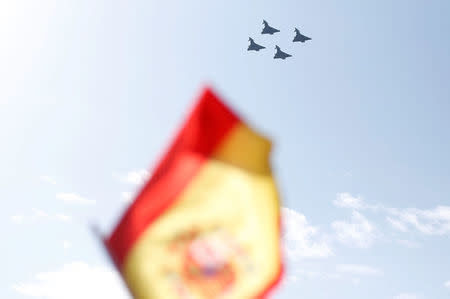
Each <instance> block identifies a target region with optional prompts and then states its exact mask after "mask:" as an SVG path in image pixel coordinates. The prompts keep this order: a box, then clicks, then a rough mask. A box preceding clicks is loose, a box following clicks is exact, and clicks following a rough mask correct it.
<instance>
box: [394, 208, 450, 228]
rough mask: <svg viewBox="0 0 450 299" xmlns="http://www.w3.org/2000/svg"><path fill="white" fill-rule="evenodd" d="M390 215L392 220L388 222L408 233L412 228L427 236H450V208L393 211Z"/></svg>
mask: <svg viewBox="0 0 450 299" xmlns="http://www.w3.org/2000/svg"><path fill="white" fill-rule="evenodd" d="M390 213H391V214H392V215H391V218H390V219H391V220H388V221H390V222H391V224H393V225H394V227H396V228H397V229H399V230H403V231H406V230H407V229H408V228H409V227H411V228H414V229H416V230H417V231H419V232H421V233H423V234H426V235H445V234H450V206H437V207H435V208H434V209H430V210H421V209H404V210H401V211H398V210H395V209H392V210H391V211H390ZM394 217H395V219H394Z"/></svg>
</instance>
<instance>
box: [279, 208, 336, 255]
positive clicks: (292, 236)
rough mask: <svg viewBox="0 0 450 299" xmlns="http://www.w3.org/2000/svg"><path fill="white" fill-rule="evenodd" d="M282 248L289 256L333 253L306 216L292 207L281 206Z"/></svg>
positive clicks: (324, 238)
mask: <svg viewBox="0 0 450 299" xmlns="http://www.w3.org/2000/svg"><path fill="white" fill-rule="evenodd" d="M282 219H283V231H284V232H283V240H284V249H285V251H286V254H287V256H288V257H289V258H291V259H294V260H297V259H299V258H313V257H314V258H319V257H328V256H331V255H333V252H332V250H331V247H330V245H329V242H328V241H327V239H326V237H325V236H323V235H321V234H320V232H319V229H318V228H317V227H314V226H311V225H309V224H308V221H307V220H306V217H305V216H304V215H302V214H300V213H298V212H296V211H294V210H292V209H289V208H282Z"/></svg>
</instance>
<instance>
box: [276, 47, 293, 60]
mask: <svg viewBox="0 0 450 299" xmlns="http://www.w3.org/2000/svg"><path fill="white" fill-rule="evenodd" d="M275 49H277V52H276V53H275V56H274V57H273V59H277V58H279V59H283V60H285V59H286V58H288V57H292V55H290V54H288V53H285V52H283V51H281V49H280V47H278V46H275Z"/></svg>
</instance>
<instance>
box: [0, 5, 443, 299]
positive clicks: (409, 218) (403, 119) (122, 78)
mask: <svg viewBox="0 0 450 299" xmlns="http://www.w3.org/2000/svg"><path fill="white" fill-rule="evenodd" d="M262 19H266V20H267V21H269V23H270V24H271V25H273V26H274V27H276V28H278V29H280V30H281V32H280V33H279V34H276V35H274V36H262V35H260V31H261V29H262V24H261V22H262ZM294 26H296V27H298V28H299V29H300V30H301V31H302V32H303V33H305V34H306V35H308V36H311V37H312V41H311V42H309V43H307V44H300V45H299V44H293V43H292V42H291V40H292V38H293V36H294V32H293V29H294ZM449 35H450V2H448V1H445V0H442V1H406V0H400V1H388V0H380V1H337V0H336V1H331V0H328V1H293V0H292V1H285V0H283V1H245V2H243V1H208V2H206V1H199V0H198V1H175V0H169V1H139V0H133V1H104V0H98V1H88V0H81V1H68V0H43V1H39V3H38V2H37V1H24V0H18V1H3V2H1V3H0V41H1V45H2V46H1V47H0V66H1V67H0V140H2V143H1V146H0V197H1V198H2V203H3V205H2V209H1V210H0V233H1V234H2V236H3V240H4V242H2V246H0V248H1V249H0V252H1V253H2V257H3V261H2V268H3V271H1V272H0V281H1V287H0V297H1V298H11V299H16V298H24V299H25V298H44V299H56V298H58V299H60V298H62V299H72V298H102V297H105V298H106V297H108V298H113V299H116V298H117V299H121V298H127V295H126V293H125V291H124V288H123V285H122V284H121V282H120V280H118V278H117V275H116V274H115V272H114V271H113V270H112V267H111V264H110V263H109V261H108V259H107V257H106V256H105V255H104V253H103V251H102V248H101V247H100V246H99V244H98V242H97V240H96V239H95V238H94V237H93V236H92V234H91V233H90V231H89V229H88V224H89V223H90V222H95V223H99V225H100V226H101V228H102V229H103V230H104V231H107V230H109V229H110V228H111V226H112V225H113V224H114V222H115V221H116V220H117V217H118V216H119V215H120V213H121V212H122V211H123V209H124V207H125V206H126V204H127V198H129V197H130V194H133V192H134V191H135V190H136V188H138V186H139V184H141V183H142V180H143V178H145V177H146V176H147V175H148V173H147V172H146V170H147V169H150V166H151V165H152V164H153V163H154V162H155V161H156V160H157V158H158V156H159V154H160V153H161V152H162V150H163V149H164V147H165V145H166V143H167V142H168V141H169V140H170V138H171V136H172V135H173V133H174V132H175V130H176V129H177V127H178V126H179V125H180V122H181V120H182V118H183V117H184V115H185V113H186V110H187V108H188V107H189V106H190V105H192V101H193V100H194V98H195V96H196V95H197V94H198V93H199V91H200V89H201V88H202V86H203V85H204V84H211V85H212V86H214V87H215V89H216V90H217V91H218V92H220V93H221V94H222V95H223V97H224V98H225V99H226V101H227V102H228V103H229V104H230V105H231V106H232V107H234V108H235V109H236V110H237V111H239V112H240V114H241V115H243V116H244V117H245V119H246V120H247V121H248V122H249V123H250V124H252V125H254V126H255V127H256V128H258V129H259V130H261V131H262V132H264V133H265V134H267V135H269V136H270V137H271V138H272V140H273V141H274V144H275V148H274V153H273V164H274V170H275V173H276V176H277V181H278V182H279V185H280V189H281V193H282V196H283V198H282V199H283V206H284V208H283V215H284V216H285V217H284V219H285V222H286V235H285V244H286V245H285V247H286V252H287V256H288V258H287V262H288V271H287V273H286V279H285V281H284V282H283V284H282V285H281V287H280V288H279V290H278V291H277V292H276V293H275V294H274V298H281V299H287V298H311V299H324V298H327V299H329V298H355V299H359V298H368V299H380V298H383V299H384V298H386V299H417V298H421V299H424V298H429V299H441V298H442V299H443V298H448V297H449V296H450V259H449V258H448V252H449V251H450V239H449V236H450V157H449V154H448V153H449V152H450V133H449V130H448V128H449V127H450V118H449V117H448V115H449V112H450V101H449V99H450V87H449V84H448V80H449V78H450V42H449V39H448V36H449ZM249 36H251V37H253V38H254V39H255V41H256V42H258V43H260V44H262V45H265V46H266V47H267V49H266V50H264V51H261V52H259V53H249V52H247V51H246V48H247V43H248V42H247V39H248V37H249ZM275 44H278V45H279V46H280V47H281V48H282V49H284V50H285V51H286V52H288V53H290V54H292V55H293V57H292V58H291V59H288V60H286V61H278V60H273V59H272V57H273V54H274V52H275V50H274V47H275Z"/></svg>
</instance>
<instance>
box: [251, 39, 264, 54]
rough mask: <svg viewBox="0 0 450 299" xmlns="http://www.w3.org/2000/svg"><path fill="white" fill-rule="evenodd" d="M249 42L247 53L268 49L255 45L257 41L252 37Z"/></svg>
mask: <svg viewBox="0 0 450 299" xmlns="http://www.w3.org/2000/svg"><path fill="white" fill-rule="evenodd" d="M248 41H249V42H250V45H249V46H248V49H247V51H259V50H261V49H265V48H266V47H263V46H261V45H258V44H257V43H255V41H254V40H253V38H251V37H249V38H248Z"/></svg>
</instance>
